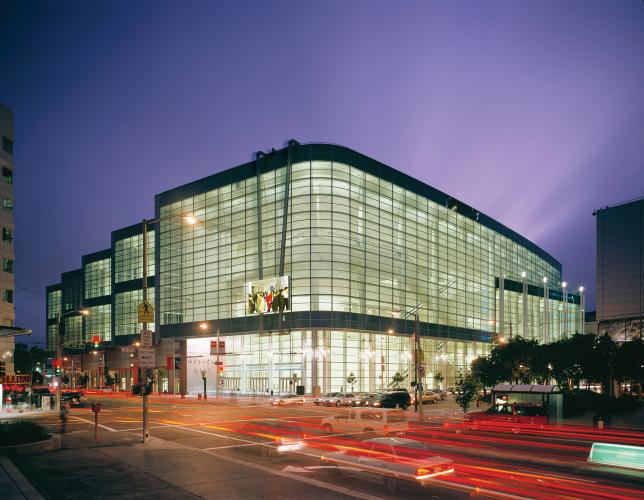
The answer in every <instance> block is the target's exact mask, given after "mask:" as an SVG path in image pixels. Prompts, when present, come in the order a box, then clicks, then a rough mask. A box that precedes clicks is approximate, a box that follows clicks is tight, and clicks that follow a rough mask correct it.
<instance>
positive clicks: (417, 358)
mask: <svg viewBox="0 0 644 500" xmlns="http://www.w3.org/2000/svg"><path fill="white" fill-rule="evenodd" d="M423 307H424V305H423V304H420V303H419V304H417V305H416V306H415V307H412V308H411V309H409V310H408V311H406V312H405V314H404V316H403V318H404V319H407V318H408V317H409V316H413V317H414V367H415V374H416V388H415V390H416V399H415V401H414V407H415V408H414V411H416V410H418V420H419V421H422V419H423V403H422V401H421V402H420V405H419V404H418V400H419V399H420V398H422V394H423V392H422V391H423V385H422V383H421V382H420V378H421V377H420V372H421V358H422V354H421V353H422V351H421V349H420V321H419V319H418V311H420V309H421V308H423Z"/></svg>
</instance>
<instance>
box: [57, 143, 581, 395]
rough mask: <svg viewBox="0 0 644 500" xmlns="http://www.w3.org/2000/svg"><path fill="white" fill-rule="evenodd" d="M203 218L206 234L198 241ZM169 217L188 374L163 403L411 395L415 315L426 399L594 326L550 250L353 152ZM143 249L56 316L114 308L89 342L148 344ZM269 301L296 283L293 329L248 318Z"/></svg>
mask: <svg viewBox="0 0 644 500" xmlns="http://www.w3.org/2000/svg"><path fill="white" fill-rule="evenodd" d="M187 214H190V215H191V216H194V218H195V219H196V221H197V222H196V224H193V225H188V224H186V223H185V220H184V218H185V215H187ZM155 215H156V217H155V219H156V222H157V223H156V224H154V229H151V230H150V233H149V237H148V242H149V255H150V256H154V258H152V257H150V259H149V261H148V265H149V268H148V276H149V281H148V286H149V287H150V290H149V295H148V297H149V298H150V299H151V301H152V302H154V305H155V310H156V321H155V324H153V325H151V328H155V326H156V328H157V330H158V333H159V336H160V338H161V339H162V341H163V342H165V343H166V344H167V345H172V344H168V343H169V342H177V341H178V342H179V345H177V346H174V345H173V346H172V348H171V349H170V350H169V351H168V352H170V353H172V352H175V353H179V352H181V357H184V358H185V362H183V363H181V369H180V372H179V371H177V372H176V373H175V378H174V380H172V381H170V382H169V383H168V381H166V382H163V383H162V385H163V386H164V387H165V386H166V384H167V386H176V387H177V388H178V387H179V384H178V383H177V380H178V379H181V385H180V390H182V391H187V392H199V391H201V390H202V387H203V385H202V379H201V372H202V371H205V372H206V374H207V382H208V387H209V391H214V390H215V388H216V387H220V388H222V389H225V390H236V389H239V390H240V391H243V392H266V391H270V390H273V391H278V392H279V391H281V392H284V391H292V390H294V387H295V386H297V385H303V386H304V388H305V391H306V392H307V393H310V392H313V391H315V390H317V389H319V390H321V391H332V390H342V389H347V390H348V389H351V387H350V384H348V383H347V381H346V380H347V378H349V377H350V375H351V374H353V375H354V377H355V378H356V379H357V380H356V382H354V384H353V385H354V387H353V388H354V389H355V390H356V391H358V390H360V391H371V390H377V389H382V388H386V387H388V386H390V385H391V383H392V378H393V376H394V375H395V374H396V373H398V372H399V373H400V374H401V375H402V376H403V377H405V380H406V382H405V383H404V384H406V385H409V383H410V382H411V381H412V380H414V375H413V374H414V364H413V352H414V349H413V346H412V338H413V337H412V335H413V333H414V330H415V324H414V321H413V320H414V318H413V317H409V316H408V314H407V312H408V311H410V310H411V309H412V308H414V307H416V306H417V305H419V304H420V305H421V307H420V309H419V311H418V315H419V318H418V320H419V331H420V333H421V342H420V344H421V348H422V350H423V352H424V363H425V375H424V379H423V382H424V383H425V386H427V387H436V386H439V385H441V386H443V387H449V386H451V385H453V384H454V382H455V379H456V377H457V376H458V373H459V371H464V370H465V369H466V367H467V366H468V365H469V363H470V362H471V361H472V360H473V359H474V358H475V357H477V356H480V355H485V354H486V353H487V352H488V349H489V348H490V346H491V345H492V344H493V343H494V342H496V341H501V340H502V339H503V337H507V336H508V335H510V336H511V335H513V334H514V335H522V336H523V337H527V338H530V339H536V340H539V341H541V342H543V341H552V340H556V339H559V338H562V337H565V336H567V335H570V334H572V333H574V332H575V331H580V330H579V329H578V325H581V324H582V323H583V321H582V316H583V311H580V308H579V304H580V300H579V297H578V296H576V295H574V294H570V293H566V291H565V290H564V291H562V289H561V283H560V282H561V266H560V264H559V263H558V262H557V261H556V260H555V259H553V258H552V257H551V256H550V255H548V254H547V253H546V252H544V251H543V250H542V249H540V248H538V247H537V246H536V245H534V244H533V243H531V242H530V241H528V240H526V239H525V238H524V237H522V236H521V235H518V234H517V233H515V232H513V231H511V230H510V229H508V228H506V227H505V226H503V225H501V224H499V223H498V222H496V221H495V220H493V219H491V218H490V217H488V216H486V215H485V214H481V213H480V212H478V211H477V210H476V209H474V208H472V207H471V206H469V205H467V204H465V203H463V202H460V201H459V200H456V199H454V198H452V197H450V196H448V195H446V194H445V193H442V192H440V191H438V190H436V189H434V188H432V187H431V186H427V185H425V184H423V183H422V182H420V181H417V180H415V179H412V178H411V177H409V176H407V175H405V174H404V173H402V172H399V171H396V170H394V169H392V168H390V167H388V166H386V165H383V164H381V163H379V162H377V161H375V160H373V159H371V158H368V157H366V156H364V155H361V154H360V153H357V152H355V151H352V150H350V149H348V148H344V147H342V146H333V145H324V144H310V145H299V144H297V143H293V142H291V143H289V146H288V147H287V148H285V149H282V150H280V151H275V152H273V153H270V154H268V155H263V154H260V155H258V157H257V159H256V160H255V161H253V162H250V163H247V164H244V165H241V166H238V167H235V168H233V169H230V170H226V171H223V172H221V173H219V174H215V175H213V176H210V177H207V178H205V179H201V180H199V181H195V182H193V183H191V184H187V185H185V186H180V187H178V188H176V189H173V190H171V191H167V192H165V193H161V194H159V195H157V197H156V214H155ZM141 231H142V229H141V227H140V226H139V225H134V226H130V227H128V228H123V229H120V230H117V231H115V232H113V233H112V247H111V248H110V249H108V250H105V251H102V252H99V253H97V254H96V255H93V256H92V257H91V258H88V259H85V258H84V261H83V269H82V270H79V271H78V273H79V276H83V277H84V281H81V282H80V283H81V284H82V283H84V285H85V291H84V294H83V293H82V291H80V292H78V291H77V290H76V288H75V287H76V281H74V280H73V279H72V278H74V279H76V278H75V276H76V275H74V276H72V275H69V276H67V275H63V280H62V283H61V284H60V285H56V286H52V287H50V289H48V304H49V306H48V307H49V309H50V310H54V309H55V307H58V308H60V306H57V304H58V302H60V301H61V299H62V302H63V307H62V310H68V309H69V307H68V306H67V305H65V304H67V302H69V301H68V300H67V299H66V298H65V297H72V296H74V297H75V296H76V295H74V294H78V295H79V296H80V297H82V296H84V297H85V300H86V305H87V306H90V307H97V308H98V307H99V306H100V307H101V308H102V309H101V311H102V312H104V313H105V314H104V315H103V316H102V317H101V318H102V319H101V320H100V321H98V319H97V320H96V321H94V320H92V321H90V322H89V323H88V322H87V321H86V322H85V324H84V326H82V328H83V335H82V336H81V335H80V333H79V335H78V336H79V338H84V339H86V338H87V335H89V330H88V329H97V328H99V326H100V330H101V337H102V338H104V339H106V340H107V339H112V340H113V341H116V343H124V342H129V339H130V338H131V337H132V336H133V335H136V334H137V333H138V331H139V330H140V328H141V327H142V325H141V324H140V323H137V317H136V306H137V304H138V303H139V302H140V300H141V278H142V269H143V267H142V265H143V264H142V238H141ZM99 268H100V269H99ZM98 271H101V273H98ZM97 273H98V274H97ZM155 273H156V275H155ZM67 274H69V273H67ZM105 276H108V277H109V279H110V280H111V283H107V282H106V281H105V279H107V278H105ZM279 277H282V279H280V280H276V278H279ZM544 278H546V279H547V282H546V285H545V286H544V282H543V279H544ZM267 283H280V290H281V292H280V293H281V295H279V297H280V300H282V302H281V304H282V307H283V309H284V310H283V312H279V310H278V309H279V308H274V309H272V310H271V312H267V313H265V314H262V315H259V314H257V313H256V312H254V310H255V306H256V304H253V300H252V299H251V301H250V306H249V299H250V298H251V297H249V292H251V291H252V293H251V294H250V295H251V296H252V295H253V294H256V293H257V290H262V287H264V286H269V287H270V285H266V284H267ZM285 283H288V291H287V292H285V291H284V284H285ZM61 289H62V296H61V292H60V290H61ZM275 291H276V292H278V290H277V288H276V290H275ZM56 294H58V295H56ZM107 294H109V295H107ZM276 296H278V295H276ZM255 297H257V296H256V295H255ZM284 299H286V300H284ZM261 300H270V299H269V298H268V296H266V297H263V296H262V298H261ZM56 301H58V302H56ZM262 306H263V307H265V309H264V310H269V309H270V306H268V307H266V306H267V303H266V302H263V303H262ZM70 307H71V306H70ZM108 309H110V310H111V315H108V314H107V312H108V311H107V310H108ZM50 316H51V313H50V311H48V318H50ZM94 323H96V325H95V324H94ZM99 323H100V325H99ZM52 324H53V319H51V318H50V319H49V320H48V325H49V326H52ZM108 326H109V330H110V331H107V328H108ZM53 333H54V330H52V331H51V332H50V336H52V335H53ZM217 335H219V336H220V337H221V338H222V339H224V340H225V342H226V354H225V355H223V358H222V360H223V362H224V366H225V369H224V372H223V373H222V374H221V377H219V376H217V375H216V370H215V361H216V357H215V356H214V355H211V353H210V343H209V341H211V340H213V339H215V338H216V336H217ZM164 349H165V347H164ZM163 352H164V353H166V351H163ZM166 354H167V353H166ZM166 354H164V356H165V355H166ZM158 357H161V356H158ZM128 363H129V362H128ZM163 366H164V365H163V363H159V367H160V368H162V367H163ZM171 371H172V370H171ZM439 374H440V376H439ZM170 377H171V378H172V375H170ZM161 378H162V377H161ZM351 378H352V377H351ZM441 379H442V381H441Z"/></svg>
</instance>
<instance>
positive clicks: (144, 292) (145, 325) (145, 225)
mask: <svg viewBox="0 0 644 500" xmlns="http://www.w3.org/2000/svg"><path fill="white" fill-rule="evenodd" d="M141 290H142V295H143V303H144V304H146V303H147V302H148V221H147V220H145V219H143V285H142V289H141ZM147 329H148V323H147V321H145V322H143V330H147ZM141 345H143V338H141ZM152 345H154V341H152ZM139 364H140V361H139ZM144 373H145V375H144V378H145V387H144V388H143V442H144V443H147V442H148V441H149V440H150V424H149V415H148V410H149V404H150V402H149V400H148V384H149V378H150V372H149V368H145V372H144ZM144 373H143V372H142V373H141V374H142V375H143V374H144ZM139 383H140V382H139Z"/></svg>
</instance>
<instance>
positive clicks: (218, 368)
mask: <svg viewBox="0 0 644 500" xmlns="http://www.w3.org/2000/svg"><path fill="white" fill-rule="evenodd" d="M217 371H218V372H219V375H221V374H222V373H224V364H223V363H222V364H220V365H218V366H217Z"/></svg>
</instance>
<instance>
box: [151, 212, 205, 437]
mask: <svg viewBox="0 0 644 500" xmlns="http://www.w3.org/2000/svg"><path fill="white" fill-rule="evenodd" d="M175 217H180V218H182V219H183V220H184V222H185V223H186V224H188V225H190V226H193V225H195V224H196V223H197V219H196V218H195V216H194V215H193V214H191V213H187V212H182V213H178V214H170V215H166V216H164V217H157V218H155V219H143V222H142V224H143V285H142V288H141V291H142V295H143V303H144V304H146V303H147V301H148V225H149V224H157V223H159V222H162V221H164V220H168V219H173V218H175ZM157 272H158V271H157ZM147 329H148V323H147V321H144V322H143V330H147ZM152 343H153V344H154V341H153V342H152ZM149 380H150V369H149V368H146V369H145V385H146V386H147V385H149V383H150V382H149ZM142 392H143V442H144V443H147V442H148V441H149V439H150V427H149V423H148V422H149V419H148V407H149V404H148V390H147V387H146V388H145V389H144V390H143V391H142Z"/></svg>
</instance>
